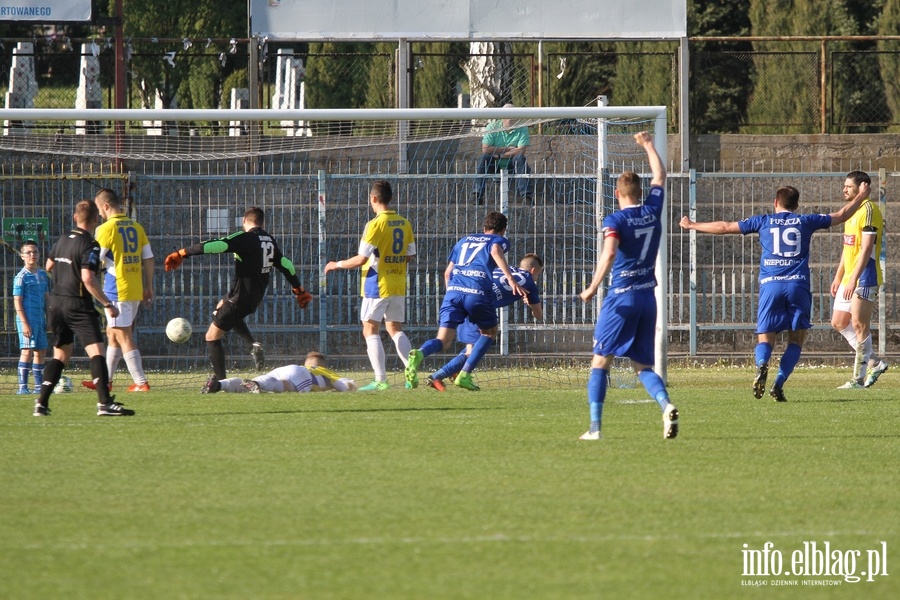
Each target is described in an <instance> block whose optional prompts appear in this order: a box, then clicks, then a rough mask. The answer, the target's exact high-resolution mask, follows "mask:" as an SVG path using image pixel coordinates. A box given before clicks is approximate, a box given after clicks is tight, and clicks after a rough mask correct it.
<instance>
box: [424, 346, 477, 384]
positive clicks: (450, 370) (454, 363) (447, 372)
mask: <svg viewBox="0 0 900 600" xmlns="http://www.w3.org/2000/svg"><path fill="white" fill-rule="evenodd" d="M467 358H468V357H467V356H466V351H465V350H463V351H462V352H460V353H459V354H457V355H456V356H454V357H453V358H451V359H450V360H449V361H448V362H447V364H445V365H444V366H443V367H441V368H440V369H438V370H437V371H435V372H434V373H432V374H431V378H432V379H446V378H447V377H450V376H451V375H454V374H456V373H459V372H460V371H462V368H463V365H464V364H466V359H467Z"/></svg>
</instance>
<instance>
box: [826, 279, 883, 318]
mask: <svg viewBox="0 0 900 600" xmlns="http://www.w3.org/2000/svg"><path fill="white" fill-rule="evenodd" d="M845 289H846V288H845V287H844V284H843V283H842V284H841V287H839V288H838V291H837V294H835V296H834V306H833V307H832V311H835V312H845V313H848V312H850V303H851V302H852V301H853V296H859V297H860V298H862V299H863V300H867V301H869V302H875V301H876V300H878V286H874V285H873V286H871V287H858V288H856V289H855V290H853V294H852V295H851V296H850V300H844V290H845Z"/></svg>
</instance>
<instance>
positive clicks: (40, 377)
mask: <svg viewBox="0 0 900 600" xmlns="http://www.w3.org/2000/svg"><path fill="white" fill-rule="evenodd" d="M31 372H32V374H33V375H34V389H36V390H37V389H40V387H41V384H42V383H44V363H40V364H37V363H34V364H32V365H31Z"/></svg>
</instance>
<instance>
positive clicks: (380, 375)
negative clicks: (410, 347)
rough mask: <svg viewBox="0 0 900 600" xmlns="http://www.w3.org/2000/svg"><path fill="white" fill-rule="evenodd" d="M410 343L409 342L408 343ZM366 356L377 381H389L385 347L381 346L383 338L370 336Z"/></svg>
mask: <svg viewBox="0 0 900 600" xmlns="http://www.w3.org/2000/svg"><path fill="white" fill-rule="evenodd" d="M407 343H408V342H407ZM366 354H368V355H369V362H370V363H371V364H372V370H373V371H374V372H375V381H387V368H386V367H385V366H384V346H382V345H381V336H378V335H370V336H369V337H367V338H366Z"/></svg>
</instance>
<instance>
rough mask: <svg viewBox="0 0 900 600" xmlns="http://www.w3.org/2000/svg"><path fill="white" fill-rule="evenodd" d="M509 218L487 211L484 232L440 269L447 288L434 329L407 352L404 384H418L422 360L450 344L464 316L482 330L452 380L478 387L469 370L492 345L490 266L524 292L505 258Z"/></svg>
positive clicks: (470, 238) (494, 317) (494, 316)
mask: <svg viewBox="0 0 900 600" xmlns="http://www.w3.org/2000/svg"><path fill="white" fill-rule="evenodd" d="M507 223H508V221H507V218H506V215H504V214H503V213H499V212H490V213H488V214H487V216H485V218H484V224H483V233H475V234H472V235H467V236H466V237H464V238H462V239H461V240H459V241H458V242H456V245H455V246H453V250H452V251H451V252H450V260H449V262H448V263H447V268H446V269H445V270H444V281H445V282H446V284H447V293H446V294H445V295H444V300H443V301H442V302H441V311H440V326H439V328H438V334H437V337H436V338H434V339H430V340H428V341H427V342H425V343H424V344H422V346H421V347H420V348H419V349H417V350H411V351H410V353H409V360H408V362H407V366H406V369H405V371H404V374H405V376H406V382H407V384H409V385H408V386H407V387H411V388H415V387H418V385H419V377H418V369H419V365H420V364H422V360H423V359H424V358H425V357H426V356H431V355H432V354H434V353H436V352H441V351H442V350H443V349H444V348H447V347H448V346H449V345H450V344H452V343H453V340H454V339H455V337H456V328H457V327H459V325H460V324H461V323H462V322H463V321H465V320H466V318H468V319H469V320H470V321H472V323H474V324H475V325H476V326H477V327H478V329H479V331H480V335H479V336H478V340H477V341H476V342H475V345H474V347H473V348H472V354H471V355H470V356H469V358H468V360H466V363H465V364H464V365H463V368H462V370H461V371H460V372H459V375H457V376H456V379H455V380H454V381H453V383H455V384H456V385H457V386H459V387H461V388H465V389H467V390H472V391H476V390H478V386H476V385H475V384H474V383H473V382H472V370H473V369H475V367H476V366H478V363H479V362H480V361H481V359H482V358H483V357H484V355H485V354H486V353H487V351H488V350H489V349H490V347H491V346H492V345H493V344H494V335H495V334H496V333H497V323H498V322H499V319H497V311H496V310H495V309H494V304H493V300H492V299H491V298H492V295H493V277H492V274H493V272H494V269H500V271H502V273H503V275H504V276H505V277H506V280H507V281H508V282H509V286H510V290H511V292H512V293H513V294H514V295H517V296H524V295H525V291H524V290H522V288H521V287H519V284H518V283H517V282H516V279H515V277H513V274H512V272H511V271H510V269H509V265H508V264H507V262H506V251H507V250H508V249H509V240H507V239H506V238H505V237H503V234H504V233H506V225H507ZM525 302H526V303H527V302H528V298H525Z"/></svg>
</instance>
